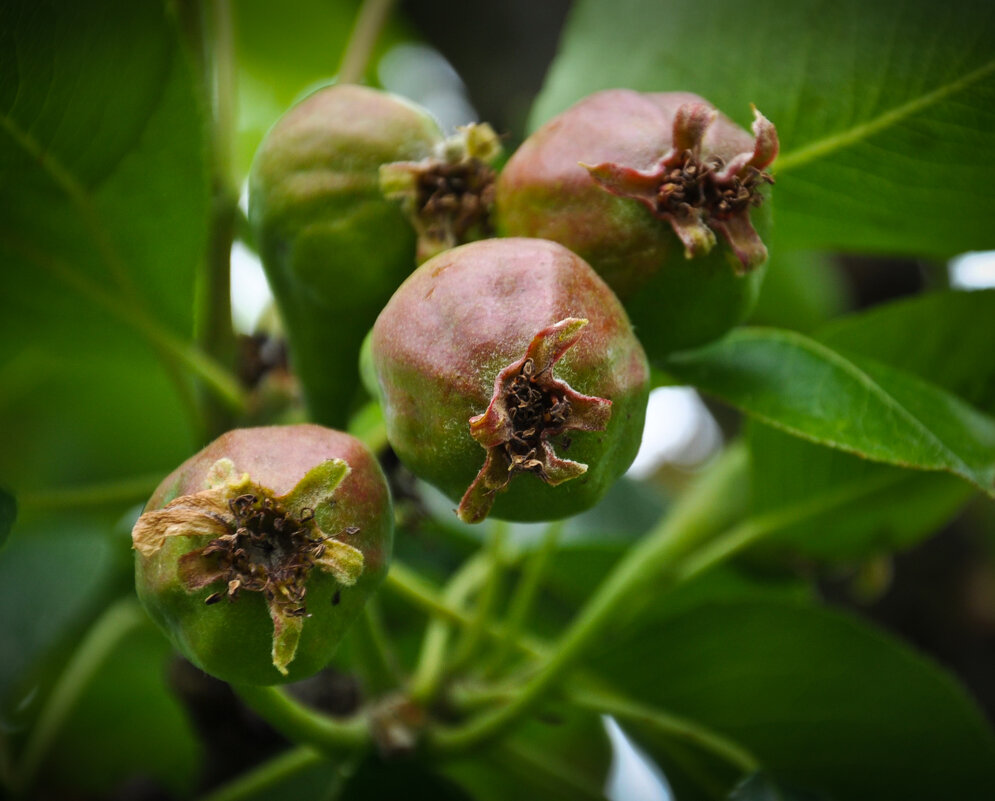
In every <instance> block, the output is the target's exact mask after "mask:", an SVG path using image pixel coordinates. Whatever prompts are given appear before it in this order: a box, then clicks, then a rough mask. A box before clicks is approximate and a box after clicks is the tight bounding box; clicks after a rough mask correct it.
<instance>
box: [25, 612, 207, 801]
mask: <svg viewBox="0 0 995 801" xmlns="http://www.w3.org/2000/svg"><path fill="white" fill-rule="evenodd" d="M172 656H173V655H172V649H171V648H170V646H169V643H168V642H167V641H166V640H165V638H163V636H162V635H161V634H160V632H159V631H157V630H156V629H155V628H154V627H153V626H152V625H151V624H150V623H148V624H145V625H143V626H141V627H140V628H138V629H137V630H136V631H134V632H133V633H131V634H130V635H128V636H127V637H125V638H124V639H123V640H122V641H121V643H119V644H118V646H117V647H116V648H115V649H114V651H113V653H112V654H111V655H110V657H109V658H108V659H107V661H106V662H105V663H104V665H103V666H102V667H101V669H100V671H99V672H98V673H97V675H96V677H95V678H94V680H93V682H92V683H91V684H90V686H89V687H88V688H87V689H86V691H85V692H84V693H83V695H82V697H81V698H80V700H79V703H78V704H77V706H76V708H75V710H74V712H73V714H72V715H71V716H70V717H69V719H68V720H67V721H66V722H65V724H63V728H62V730H61V733H60V735H59V736H58V737H57V738H56V740H55V742H54V743H53V745H52V748H51V751H50V755H49V758H48V760H47V761H46V768H45V770H44V771H43V775H44V777H45V779H44V783H45V784H46V785H48V786H49V787H51V788H62V789H63V790H65V791H72V792H73V793H83V794H90V795H93V796H100V797H105V796H109V795H111V793H112V791H114V790H115V789H117V788H120V787H121V785H122V784H124V783H125V782H128V781H134V780H136V779H146V780H147V779H152V780H153V781H154V782H155V783H156V784H158V785H159V786H161V787H163V788H166V789H168V790H169V791H170V793H171V794H172V795H174V796H176V797H186V796H187V795H188V794H189V792H190V791H191V790H192V789H193V782H194V780H195V778H196V776H197V771H198V768H199V763H200V756H201V746H200V744H199V743H198V741H197V738H196V736H195V734H194V731H193V728H192V726H191V724H190V721H189V720H188V719H187V715H186V713H185V711H184V710H183V708H182V707H181V706H180V704H179V703H178V702H177V700H176V699H175V698H174V697H173V695H172V694H171V693H170V691H169V689H168V686H167V684H166V683H165V682H164V680H163V679H164V674H165V672H166V669H167V664H168V661H169V660H170V659H172ZM139 699H140V700H139ZM136 701H137V702H136Z"/></svg>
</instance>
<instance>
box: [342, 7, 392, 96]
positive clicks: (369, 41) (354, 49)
mask: <svg viewBox="0 0 995 801" xmlns="http://www.w3.org/2000/svg"><path fill="white" fill-rule="evenodd" d="M393 5H394V0H363V5H362V6H360V9H359V14H357V15H356V23H355V25H353V28H352V33H350V34H349V42H348V44H346V49H345V53H344V54H343V56H342V63H341V64H340V65H339V83H359V82H360V81H361V80H362V79H363V75H365V74H366V66H367V64H369V62H370V56H371V55H372V54H373V48H374V47H375V46H376V43H377V39H379V38H380V32H381V31H382V30H383V27H384V25H386V23H387V18H388V17H389V16H390V10H391V7H392V6H393Z"/></svg>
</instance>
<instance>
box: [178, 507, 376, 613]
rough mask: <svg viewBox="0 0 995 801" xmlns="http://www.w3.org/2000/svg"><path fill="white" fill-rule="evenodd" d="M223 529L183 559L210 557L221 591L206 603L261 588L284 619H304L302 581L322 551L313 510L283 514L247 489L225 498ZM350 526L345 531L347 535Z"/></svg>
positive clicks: (304, 583)
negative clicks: (221, 583) (228, 516)
mask: <svg viewBox="0 0 995 801" xmlns="http://www.w3.org/2000/svg"><path fill="white" fill-rule="evenodd" d="M228 508H229V510H230V512H231V520H229V521H226V525H227V526H228V529H229V532H230V533H228V534H224V535H222V536H220V537H217V538H215V539H213V540H211V541H210V542H209V543H208V544H207V545H205V546H204V547H203V548H200V549H198V550H196V551H192V552H190V553H188V554H186V555H184V557H183V559H185V560H186V559H196V560H200V559H203V558H208V559H211V560H212V561H213V562H214V567H215V568H216V571H217V576H218V579H219V580H222V581H224V582H225V584H226V585H227V587H226V589H225V590H222V591H219V592H215V593H213V594H212V595H209V596H208V597H207V599H206V600H205V603H207V604H214V603H217V602H218V601H219V600H221V598H222V597H225V596H227V598H228V600H229V601H234V600H236V599H237V598H238V595H239V593H240V592H242V591H243V590H245V591H247V592H261V593H262V594H263V595H264V596H265V598H266V600H267V602H269V603H270V604H272V605H275V606H277V607H278V608H279V609H280V611H281V612H282V614H284V615H286V616H289V617H304V616H306V615H307V607H306V605H305V602H304V598H305V595H306V592H307V579H308V576H309V575H310V573H311V569H312V568H313V567H314V565H315V562H316V561H317V560H319V559H320V558H321V557H322V556H323V555H324V553H325V548H326V545H325V543H326V542H327V541H328V540H329V539H330V538H329V537H326V536H323V535H321V534H320V532H319V531H318V530H317V528H316V527H315V525H314V511H313V510H311V509H304V510H302V512H301V514H300V515H299V516H296V517H295V516H293V515H291V514H289V513H288V512H287V511H286V509H284V507H283V506H282V505H281V504H280V503H279V502H277V501H275V500H274V499H272V498H265V497H262V498H261V497H259V496H257V495H253V494H251V493H246V494H243V495H239V496H238V497H236V498H232V499H231V500H229V502H228ZM355 532H356V529H352V528H350V529H347V530H346V532H345V533H349V534H353V533H355Z"/></svg>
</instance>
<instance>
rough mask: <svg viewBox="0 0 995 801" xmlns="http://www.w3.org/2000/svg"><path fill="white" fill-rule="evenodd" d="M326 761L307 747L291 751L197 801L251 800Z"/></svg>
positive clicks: (323, 756) (323, 755)
mask: <svg viewBox="0 0 995 801" xmlns="http://www.w3.org/2000/svg"><path fill="white" fill-rule="evenodd" d="M327 758H328V757H327V756H326V755H325V754H323V753H321V752H320V751H316V750H314V749H313V748H311V747H310V746H306V745H303V746H299V747H297V748H291V749H290V750H288V751H284V752H283V753H282V754H279V755H278V756H275V757H273V759H271V760H269V761H268V762H263V764H261V765H258V766H257V767H255V768H253V769H252V770H250V771H248V772H247V773H243V774H241V775H240V776H237V777H236V778H235V779H233V780H232V781H230V782H228V784H225V785H223V786H222V787H219V788H218V789H216V790H214V791H213V792H211V793H208V794H207V795H205V796H202V797H201V799H200V801H241V800H242V799H243V798H251V797H253V796H256V795H258V794H259V793H262V792H264V791H266V790H270V789H272V788H273V787H276V786H278V785H279V784H280V782H282V781H284V780H285V779H288V778H290V777H291V776H293V775H295V774H297V773H300V772H301V771H304V770H307V769H308V768H310V767H311V766H313V765H320V764H321V763H322V762H324V761H325V760H326V759H327Z"/></svg>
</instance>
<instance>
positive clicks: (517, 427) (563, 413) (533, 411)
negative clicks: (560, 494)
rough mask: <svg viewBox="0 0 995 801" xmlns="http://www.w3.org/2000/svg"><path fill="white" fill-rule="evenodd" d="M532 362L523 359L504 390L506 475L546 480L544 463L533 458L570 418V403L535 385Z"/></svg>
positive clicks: (560, 395)
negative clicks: (507, 422) (507, 431)
mask: <svg viewBox="0 0 995 801" xmlns="http://www.w3.org/2000/svg"><path fill="white" fill-rule="evenodd" d="M538 377H539V376H537V375H536V369H535V362H534V361H533V360H532V359H526V360H525V362H524V364H522V369H521V371H520V372H519V373H518V375H516V376H515V377H514V378H512V380H511V381H510V382H509V384H508V386H507V388H506V389H505V397H504V403H505V407H506V408H507V410H508V416H509V417H510V419H511V426H512V431H511V436H510V438H509V439H508V441H507V442H506V443H504V450H505V454H506V456H507V458H508V472H509V473H516V472H531V473H535V474H536V475H537V476H539V477H540V478H541V479H543V481H548V480H549V476H548V475H547V474H546V470H545V467H544V465H543V461H542V460H541V459H539V458H536V457H537V456H538V455H539V453H540V449H541V448H542V441H543V438H544V437H550V436H554V435H556V434H558V433H559V432H560V431H561V430H562V429H563V427H564V426H565V425H566V423H567V421H568V420H569V419H570V400H569V399H568V398H567V397H566V396H565V395H563V394H561V393H557V392H555V391H551V390H550V389H549V388H548V387H545V386H541V385H540V384H538V383H537V382H536V379H537V378H538Z"/></svg>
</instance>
